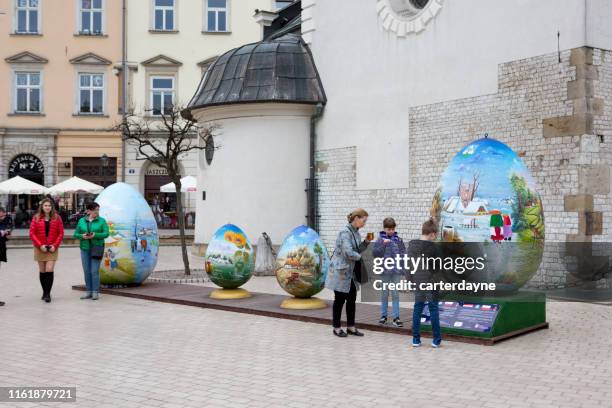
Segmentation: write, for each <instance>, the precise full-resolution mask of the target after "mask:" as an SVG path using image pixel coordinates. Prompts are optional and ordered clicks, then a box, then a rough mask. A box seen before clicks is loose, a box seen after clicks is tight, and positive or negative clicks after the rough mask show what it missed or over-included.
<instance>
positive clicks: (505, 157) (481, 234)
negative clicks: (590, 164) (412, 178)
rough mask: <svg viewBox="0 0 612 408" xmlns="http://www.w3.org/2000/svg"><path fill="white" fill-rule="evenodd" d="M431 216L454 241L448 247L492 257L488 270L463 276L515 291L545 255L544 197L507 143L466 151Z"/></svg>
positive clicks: (442, 184) (477, 144) (450, 170)
mask: <svg viewBox="0 0 612 408" xmlns="http://www.w3.org/2000/svg"><path fill="white" fill-rule="evenodd" d="M430 212H431V215H432V217H433V218H434V219H435V220H436V221H437V222H438V227H439V234H438V236H439V238H440V239H441V240H442V241H443V242H444V243H448V244H447V245H445V246H444V248H446V249H447V250H450V251H454V255H457V254H459V255H465V256H470V255H474V254H475V253H478V255H481V256H484V257H485V258H486V263H485V265H486V267H485V268H484V269H483V270H475V271H472V272H470V273H468V274H465V275H463V276H460V277H457V278H461V279H466V280H471V281H481V282H489V283H496V286H497V288H498V290H500V291H510V292H511V291H515V290H517V289H518V288H520V287H522V286H524V285H525V284H526V283H527V282H528V281H529V280H530V279H531V278H532V277H533V275H534V274H535V273H536V272H537V270H538V268H539V266H540V263H541V260H542V255H543V251H544V211H543V208H542V199H541V197H540V194H539V192H538V189H537V186H536V183H535V180H534V178H533V176H532V175H531V173H530V172H529V169H528V168H527V166H525V163H524V162H523V161H522V160H521V158H520V157H519V156H518V155H517V154H516V153H515V152H514V151H513V150H512V149H511V148H510V147H508V146H507V145H506V144H504V143H502V142H500V141H498V140H495V139H490V138H486V137H485V138H482V139H479V140H476V141H474V142H472V143H470V144H468V145H467V146H465V147H463V148H462V149H461V150H460V151H459V153H457V154H456V155H455V156H454V157H453V159H452V160H451V161H450V163H449V164H448V166H447V168H446V170H445V171H444V173H443V174H442V176H441V177H440V181H439V184H438V188H437V190H436V193H435V195H434V199H433V202H432V207H431V210H430ZM462 251H464V252H465V253H461V252H462ZM468 252H469V253H468Z"/></svg>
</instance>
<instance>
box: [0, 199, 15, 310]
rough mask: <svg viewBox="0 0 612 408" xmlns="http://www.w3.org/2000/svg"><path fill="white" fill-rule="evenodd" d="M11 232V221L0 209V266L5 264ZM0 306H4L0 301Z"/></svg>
mask: <svg viewBox="0 0 612 408" xmlns="http://www.w3.org/2000/svg"><path fill="white" fill-rule="evenodd" d="M12 230H13V220H12V219H11V217H9V216H8V215H7V214H6V210H5V209H4V208H3V207H0V265H1V264H2V262H6V241H7V240H8V238H9V236H10V235H11V231H12ZM0 306H4V302H2V301H0Z"/></svg>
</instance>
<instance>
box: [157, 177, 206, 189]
mask: <svg viewBox="0 0 612 408" xmlns="http://www.w3.org/2000/svg"><path fill="white" fill-rule="evenodd" d="M197 185H198V180H197V179H196V178H195V177H193V176H185V177H183V178H181V193H194V192H195V191H197ZM159 191H161V192H162V193H176V187H174V183H168V184H164V185H163V186H161V187H160V188H159Z"/></svg>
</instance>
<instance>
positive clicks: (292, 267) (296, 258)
mask: <svg viewBox="0 0 612 408" xmlns="http://www.w3.org/2000/svg"><path fill="white" fill-rule="evenodd" d="M328 269H329V255H328V254H327V249H326V248H325V245H324V244H323V241H321V238H320V237H319V234H317V233H316V231H315V230H313V229H311V228H309V227H307V226H305V225H302V226H299V227H297V228H295V229H294V230H293V231H291V232H290V233H289V235H287V237H286V238H285V240H284V241H283V244H282V245H281V247H280V250H279V252H278V256H277V258H276V279H277V280H278V283H279V284H280V285H281V287H282V288H283V289H284V290H286V291H287V292H288V293H290V294H292V295H293V296H295V297H298V298H308V297H311V296H314V295H316V294H317V293H319V292H320V291H321V290H322V289H323V286H324V284H325V277H326V275H327V270H328Z"/></svg>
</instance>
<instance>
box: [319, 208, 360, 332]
mask: <svg viewBox="0 0 612 408" xmlns="http://www.w3.org/2000/svg"><path fill="white" fill-rule="evenodd" d="M347 218H348V222H349V223H348V224H347V225H346V226H345V227H344V228H342V229H341V230H340V232H339V233H338V238H336V247H335V248H334V254H333V255H332V260H331V263H330V269H329V272H328V274H327V279H326V280H325V287H326V288H328V289H331V290H333V291H334V306H333V312H332V313H333V314H332V317H333V326H334V335H336V336H338V337H347V335H349V334H350V335H353V336H363V333H361V332H360V331H358V330H357V329H356V328H355V300H356V299H357V290H358V288H359V281H358V280H357V278H356V276H355V268H356V267H360V266H361V252H363V251H364V250H365V249H366V248H367V246H368V241H367V240H365V241H362V240H361V235H360V234H359V229H360V228H362V227H363V226H364V225H365V224H366V221H367V220H368V213H367V212H366V211H365V210H364V209H362V208H359V209H357V210H355V211H353V212H351V213H350V214H349V215H348V217H347ZM345 302H346V323H347V324H346V325H347V329H346V332H345V331H344V330H342V328H341V326H340V319H341V316H342V307H343V306H344V303H345ZM347 333H348V334H347Z"/></svg>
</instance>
